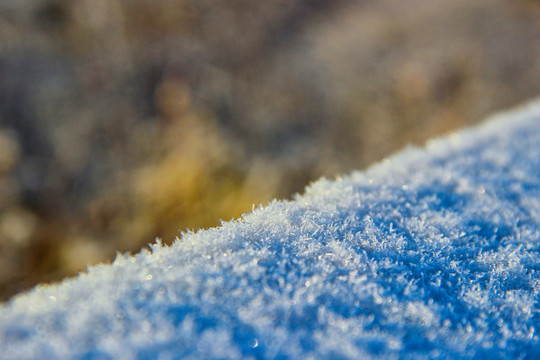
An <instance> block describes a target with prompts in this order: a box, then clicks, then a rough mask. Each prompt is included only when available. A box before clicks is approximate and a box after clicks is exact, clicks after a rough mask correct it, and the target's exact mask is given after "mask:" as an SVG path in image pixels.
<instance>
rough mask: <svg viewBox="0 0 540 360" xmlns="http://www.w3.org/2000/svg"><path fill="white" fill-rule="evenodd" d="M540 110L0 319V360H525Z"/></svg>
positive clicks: (539, 308) (535, 342)
mask: <svg viewBox="0 0 540 360" xmlns="http://www.w3.org/2000/svg"><path fill="white" fill-rule="evenodd" d="M539 333H540V102H536V103H533V104H530V105H528V106H525V107H522V108H520V109H518V110H515V111H513V112H509V113H506V114H502V115H499V116H497V117H495V118H493V119H491V120H490V121H488V122H486V123H485V124H483V125H481V126H479V127H476V128H474V129H469V130H466V131H464V132H461V133H458V134H454V135H451V136H449V137H447V138H443V139H439V140H435V141H432V142H430V143H429V144H428V145H427V148H426V149H425V150H419V149H414V148H410V149H406V150H404V151H402V152H401V153H399V154H397V155H396V156H394V157H392V158H390V159H389V160H386V161H383V162H381V163H380V164H378V165H375V166H373V167H372V168H370V169H368V170H367V171H365V172H357V173H353V174H352V175H350V176H347V177H343V178H342V179H337V180H335V181H330V180H325V179H323V180H320V181H318V182H316V183H314V184H312V185H311V186H309V187H308V189H307V190H306V193H305V194H304V195H301V196H297V197H296V198H295V199H294V201H274V202H272V203H271V204H269V205H268V206H266V207H263V208H258V209H256V210H254V211H253V212H252V213H250V214H247V215H244V217H243V219H242V220H239V221H235V222H226V223H223V225H222V226H221V227H219V228H213V229H209V230H203V231H199V232H197V233H189V234H183V236H182V239H181V240H179V241H177V242H175V244H174V245H172V246H171V247H163V246H161V245H159V244H156V245H153V246H152V251H151V252H150V251H145V252H142V253H140V254H138V255H136V256H134V257H128V256H118V258H117V259H116V260H115V262H114V263H113V264H112V265H104V266H98V267H94V268H91V269H89V271H88V273H87V274H82V275H80V276H79V277H78V278H76V279H70V280H66V281H64V282H63V283H61V284H59V285H54V286H48V287H38V288H36V289H35V290H33V291H31V292H29V293H27V294H23V295H20V296H18V297H16V298H15V299H14V300H13V301H11V302H10V303H8V304H6V305H4V306H3V307H1V308H0V358H2V359H62V358H76V359H155V358H159V359H176V358H193V359H195V358H216V359H217V358H219V359H229V358H231V359H237V358H250V357H251V358H299V359H300V358H302V359H306V358H332V359H339V358H350V359H359V358H372V359H379V358H380V359H397V358H403V359H422V358H426V359H432V358H438V359H448V358H452V359H459V358H488V357H489V358H491V359H498V358H508V359H517V358H525V359H538V358H540V340H539V336H540V334H539Z"/></svg>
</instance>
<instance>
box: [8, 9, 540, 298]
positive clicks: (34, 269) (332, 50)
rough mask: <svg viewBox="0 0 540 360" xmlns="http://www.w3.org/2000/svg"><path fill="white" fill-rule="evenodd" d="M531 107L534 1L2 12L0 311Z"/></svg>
mask: <svg viewBox="0 0 540 360" xmlns="http://www.w3.org/2000/svg"><path fill="white" fill-rule="evenodd" d="M538 94H540V4H539V2H538V1H533V0H529V1H526V0H489V1H488V0H474V1H471V0H467V1H464V0H463V1H461V0H431V1H420V0H405V1H404V0H379V1H367V0H357V1H354V0H349V1H344V0H311V1H309V0H287V1H281V0H265V1H255V0H222V1H208V0H183V1H173V0H17V1H11V0H0V299H7V298H8V297H10V296H12V295H13V294H15V293H16V292H19V291H22V290H24V289H28V288H30V287H32V286H33V285H35V284H37V283H38V282H51V281H57V280H60V279H62V278H64V277H66V276H72V275H75V274H76V273H77V272H80V271H82V270H84V269H85V268H86V266H87V264H96V263H100V262H108V261H111V260H112V259H113V258H114V257H115V253H116V251H120V252H126V251H130V252H137V251H139V249H140V248H141V247H144V246H145V245H146V244H147V243H149V242H154V239H155V238H156V237H159V238H162V239H163V241H164V242H165V243H171V242H172V241H173V240H174V238H175V237H176V236H179V235H180V234H179V232H178V231H179V230H181V231H184V230H186V229H198V228H204V227H210V226H216V225H218V224H219V219H223V220H230V219H231V218H233V217H235V218H238V217H239V216H240V215H241V214H242V213H244V212H248V211H250V210H251V209H252V206H253V204H255V206H257V205H259V204H261V203H262V204H264V203H266V202H268V201H269V200H271V199H272V198H276V197H277V198H289V197H290V196H291V194H293V193H295V192H299V191H302V189H303V188H304V186H305V185H306V184H308V183H309V181H311V180H315V179H317V178H319V177H321V176H329V177H333V176H334V175H336V174H340V173H347V172H350V171H351V170H353V169H362V168H365V167H366V166H367V165H369V164H370V163H373V162H375V161H377V160H380V159H382V158H384V157H385V156H388V155H389V154H391V153H392V152H394V151H396V150H398V149H400V148H402V147H403V146H404V145H406V144H409V143H413V144H422V143H423V142H424V141H425V140H427V139H428V138H430V137H433V136H437V135H440V134H443V133H447V132H449V131H452V130H454V129H457V128H461V127H463V126H466V125H469V124H472V123H474V122H477V121H479V120H481V119H482V118H483V117H485V116H486V115H487V114H489V113H491V112H493V111H496V110H499V109H503V108H507V107H510V106H512V105H515V104H518V103H520V102H522V101H525V100H527V99H529V98H532V97H534V96H536V95H538Z"/></svg>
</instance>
